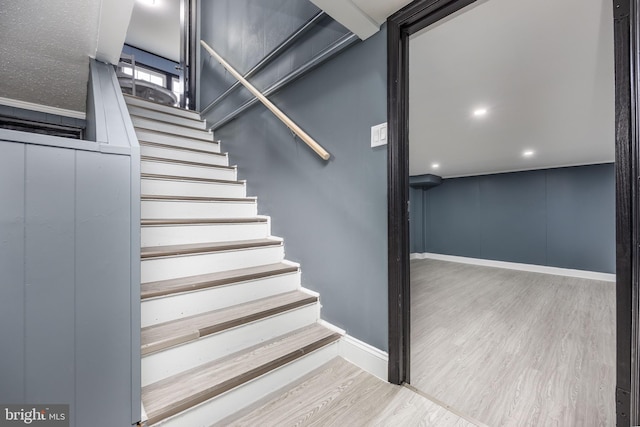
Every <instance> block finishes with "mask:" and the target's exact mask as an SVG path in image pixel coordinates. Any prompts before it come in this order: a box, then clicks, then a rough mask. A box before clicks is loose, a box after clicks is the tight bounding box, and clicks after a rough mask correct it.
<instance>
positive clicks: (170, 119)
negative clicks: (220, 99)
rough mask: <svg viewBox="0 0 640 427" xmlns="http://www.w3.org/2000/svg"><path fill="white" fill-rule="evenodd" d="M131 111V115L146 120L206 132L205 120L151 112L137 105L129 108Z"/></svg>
mask: <svg viewBox="0 0 640 427" xmlns="http://www.w3.org/2000/svg"><path fill="white" fill-rule="evenodd" d="M127 108H128V109H129V114H134V115H136V116H140V117H144V118H146V119H151V120H159V121H163V122H167V123H171V124H175V125H180V126H185V127H192V128H194V129H199V130H206V129H207V125H206V123H205V122H204V120H191V119H188V118H186V117H180V116H176V115H172V114H166V113H163V112H161V111H156V110H149V109H147V108H142V107H138V106H135V105H129V106H128V107H127Z"/></svg>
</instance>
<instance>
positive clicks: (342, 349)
mask: <svg viewBox="0 0 640 427" xmlns="http://www.w3.org/2000/svg"><path fill="white" fill-rule="evenodd" d="M338 354H339V355H340V356H341V357H342V358H343V359H345V360H348V361H349V362H351V363H353V364H354V365H356V366H358V367H359V368H360V369H362V370H364V371H367V372H369V373H370V374H372V375H374V376H376V377H378V378H380V379H381V380H383V381H388V378H389V376H388V366H389V354H388V353H386V352H384V351H382V350H379V349H377V348H375V347H373V346H371V345H369V344H367V343H365V342H362V341H360V340H359V339H356V338H354V337H352V336H350V335H345V336H343V337H342V339H341V340H340V341H339V342H338Z"/></svg>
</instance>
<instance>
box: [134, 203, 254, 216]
mask: <svg viewBox="0 0 640 427" xmlns="http://www.w3.org/2000/svg"><path fill="white" fill-rule="evenodd" d="M257 214H258V207H257V204H256V203H255V202H195V201H164V200H144V201H143V202H142V203H141V216H142V218H145V219H164V218H248V217H253V216H256V215H257Z"/></svg>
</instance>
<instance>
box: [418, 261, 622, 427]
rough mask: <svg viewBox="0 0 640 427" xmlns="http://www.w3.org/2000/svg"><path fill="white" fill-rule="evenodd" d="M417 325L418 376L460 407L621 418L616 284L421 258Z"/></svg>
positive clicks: (588, 420) (487, 413)
mask: <svg viewBox="0 0 640 427" xmlns="http://www.w3.org/2000/svg"><path fill="white" fill-rule="evenodd" d="M411 325H412V330H411V385H412V386H413V387H415V388H416V389H418V390H420V391H421V392H423V393H425V394H426V395H428V396H433V397H434V398H435V399H437V400H439V401H441V402H444V403H445V404H446V405H448V406H450V407H451V408H453V409H454V410H455V411H457V412H458V413H461V414H464V415H466V416H468V417H471V418H473V419H475V420H479V421H480V422H483V423H486V424H487V425H489V426H492V427H498V426H517V427H522V426H536V427H546V426H559V427H571V426H579V427H589V426H614V425H615V401H614V396H615V357H616V356H615V352H616V349H615V284H614V283H610V282H601V281H595V280H587V279H578V278H572V277H563V276H554V275H548V274H541V273H529V272H522V271H514V270H506V269H500V268H492V267H482V266H475V265H467V264H460V263H453V262H447V261H436V260H413V261H411ZM407 425H410V424H407Z"/></svg>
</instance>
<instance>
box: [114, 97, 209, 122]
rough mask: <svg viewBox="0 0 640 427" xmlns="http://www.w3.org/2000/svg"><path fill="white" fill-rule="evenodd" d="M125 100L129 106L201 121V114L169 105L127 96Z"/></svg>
mask: <svg viewBox="0 0 640 427" xmlns="http://www.w3.org/2000/svg"><path fill="white" fill-rule="evenodd" d="M124 100H125V101H126V103H127V106H130V105H135V106H139V107H144V108H147V109H150V110H155V111H162V112H164V113H167V114H171V115H174V116H181V117H188V118H191V119H194V120H200V114H199V113H197V112H195V111H190V110H184V109H181V108H175V107H170V106H168V105H163V104H158V103H155V102H150V101H146V100H144V99H140V98H135V97H131V96H125V97H124Z"/></svg>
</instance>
